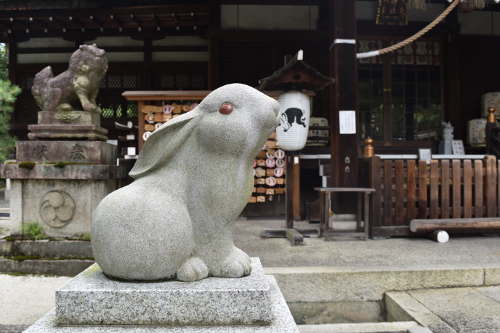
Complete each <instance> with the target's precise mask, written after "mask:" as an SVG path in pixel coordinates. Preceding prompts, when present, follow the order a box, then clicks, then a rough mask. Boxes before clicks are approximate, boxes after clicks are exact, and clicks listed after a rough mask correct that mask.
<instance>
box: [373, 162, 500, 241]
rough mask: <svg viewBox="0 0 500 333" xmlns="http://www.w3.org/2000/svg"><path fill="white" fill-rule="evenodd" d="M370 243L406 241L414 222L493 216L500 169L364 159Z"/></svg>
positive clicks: (470, 164)
mask: <svg viewBox="0 0 500 333" xmlns="http://www.w3.org/2000/svg"><path fill="white" fill-rule="evenodd" d="M364 162H365V163H366V164H365V167H366V168H367V169H366V170H369V173H368V179H367V180H366V181H367V182H368V187H371V188H374V189H375V192H374V193H373V194H372V196H371V201H370V234H371V236H372V237H373V238H379V237H390V236H408V235H411V234H412V233H411V232H410V229H409V225H410V221H411V220H412V219H438V218H443V219H444V218H480V217H496V216H498V213H499V207H500V195H499V193H500V182H499V181H498V180H499V179H500V174H499V172H500V165H499V161H497V159H496V157H494V156H490V155H489V156H486V157H485V158H484V159H479V160H470V159H462V160H458V159H457V160H432V161H431V162H430V164H426V161H417V160H381V159H380V157H378V156H373V157H370V158H366V159H365V161H364Z"/></svg>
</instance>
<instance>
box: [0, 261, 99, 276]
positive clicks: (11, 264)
mask: <svg viewBox="0 0 500 333" xmlns="http://www.w3.org/2000/svg"><path fill="white" fill-rule="evenodd" d="M92 264H94V261H92V260H45V259H39V260H23V261H21V260H9V259H0V272H2V273H25V274H42V275H59V276H75V275H77V274H79V273H80V272H82V271H83V270H85V269H87V268H88V267H89V266H91V265H92Z"/></svg>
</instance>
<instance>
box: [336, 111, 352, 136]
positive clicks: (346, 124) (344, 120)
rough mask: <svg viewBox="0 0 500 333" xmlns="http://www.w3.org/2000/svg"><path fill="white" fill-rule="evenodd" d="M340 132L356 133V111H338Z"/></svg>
mask: <svg viewBox="0 0 500 333" xmlns="http://www.w3.org/2000/svg"><path fill="white" fill-rule="evenodd" d="M339 131H340V134H356V112H355V111H339Z"/></svg>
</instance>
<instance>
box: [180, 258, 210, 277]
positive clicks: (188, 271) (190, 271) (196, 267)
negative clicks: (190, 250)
mask: <svg viewBox="0 0 500 333" xmlns="http://www.w3.org/2000/svg"><path fill="white" fill-rule="evenodd" d="M207 276H208V267H207V265H205V263H204V262H203V260H201V259H200V258H197V257H191V258H189V259H188V260H186V261H185V262H184V263H183V264H182V266H181V267H180V268H179V269H178V270H177V279H178V280H180V281H185V282H192V281H198V280H201V279H204V278H206V277H207Z"/></svg>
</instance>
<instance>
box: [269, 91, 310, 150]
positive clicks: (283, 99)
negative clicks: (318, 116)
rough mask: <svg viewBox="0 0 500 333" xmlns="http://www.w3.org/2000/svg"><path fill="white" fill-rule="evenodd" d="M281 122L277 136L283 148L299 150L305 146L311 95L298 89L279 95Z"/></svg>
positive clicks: (277, 129)
mask: <svg viewBox="0 0 500 333" xmlns="http://www.w3.org/2000/svg"><path fill="white" fill-rule="evenodd" d="M278 102H279V103H280V124H279V125H278V127H277V128H276V137H277V139H278V144H279V145H280V147H281V149H283V150H287V151H293V152H298V151H299V150H301V149H302V148H304V146H305V144H306V141H307V133H308V131H309V118H310V113H311V102H310V100H309V97H308V96H307V95H306V94H304V93H302V92H300V91H296V90H292V91H287V92H285V93H283V94H281V95H279V96H278Z"/></svg>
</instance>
